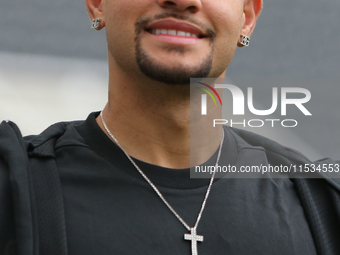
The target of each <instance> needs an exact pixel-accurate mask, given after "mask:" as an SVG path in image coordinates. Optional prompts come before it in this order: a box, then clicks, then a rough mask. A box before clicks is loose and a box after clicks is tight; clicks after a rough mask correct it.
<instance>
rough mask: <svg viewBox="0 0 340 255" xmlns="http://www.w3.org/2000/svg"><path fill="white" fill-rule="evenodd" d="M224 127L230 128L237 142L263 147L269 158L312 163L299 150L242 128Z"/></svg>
mask: <svg viewBox="0 0 340 255" xmlns="http://www.w3.org/2000/svg"><path fill="white" fill-rule="evenodd" d="M226 128H227V129H228V130H230V132H231V133H232V134H233V135H234V137H235V139H236V140H237V142H238V143H241V144H243V145H244V146H245V145H247V146H253V147H260V148H262V149H264V150H265V152H266V154H267V157H269V159H271V158H274V159H276V160H279V161H284V162H286V163H288V162H290V163H312V161H311V160H309V159H308V158H307V157H306V156H304V155H303V154H302V153H300V152H299V151H297V150H294V149H292V148H289V147H286V146H283V145H281V144H279V143H277V142H275V141H273V140H271V139H269V138H266V137H264V136H261V135H258V134H255V133H253V132H250V131H246V130H242V129H237V128H232V127H226Z"/></svg>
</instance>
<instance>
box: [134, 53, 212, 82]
mask: <svg viewBox="0 0 340 255" xmlns="http://www.w3.org/2000/svg"><path fill="white" fill-rule="evenodd" d="M136 61H137V64H138V67H139V69H140V71H141V72H142V73H143V74H144V75H146V76H147V77H149V78H151V79H153V80H156V81H159V82H161V83H165V84H171V85H187V84H190V78H205V77H208V76H209V74H210V72H211V69H212V58H211V57H209V58H207V59H205V60H203V61H201V62H200V64H199V65H196V66H191V67H188V66H184V65H183V64H181V63H178V64H175V63H165V64H164V63H158V62H157V61H154V60H152V59H151V58H150V57H149V56H147V55H146V54H144V53H143V52H137V54H136Z"/></svg>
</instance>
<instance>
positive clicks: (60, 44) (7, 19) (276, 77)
mask: <svg viewBox="0 0 340 255" xmlns="http://www.w3.org/2000/svg"><path fill="white" fill-rule="evenodd" d="M339 11H340V1H339V0H326V1H317V0H308V1H307V0H294V1H292V0H289V1H281V0H271V1H266V0H264V9H263V12H262V14H261V16H260V18H259V20H258V23H257V27H256V29H255V32H254V34H253V36H252V38H251V41H250V47H248V48H242V49H238V50H237V51H236V54H235V57H234V59H233V61H232V64H231V65H230V66H229V68H228V70H227V78H226V80H227V83H231V84H234V85H236V86H238V87H240V88H241V89H242V90H243V91H244V92H246V88H247V87H253V88H254V100H255V105H254V106H255V108H258V109H268V108H270V106H271V89H272V88H273V87H278V88H280V87H302V88H306V89H308V90H309V91H310V92H311V94H312V99H311V101H310V102H308V103H307V104H305V106H306V108H307V109H308V110H309V111H310V112H311V113H312V114H313V116H311V117H305V116H304V115H303V114H302V113H301V111H299V110H297V109H294V107H291V108H289V107H288V112H289V114H288V115H287V116H286V117H285V118H286V119H296V120H298V122H299V125H298V126H297V127H295V128H283V127H278V126H277V127H275V128H268V127H264V128H252V129H251V131H253V132H258V133H260V134H263V135H265V136H268V137H270V138H272V139H274V140H276V141H279V142H281V143H283V144H285V145H287V146H289V147H292V148H296V149H298V150H300V151H301V152H303V153H304V154H306V155H307V156H308V157H310V158H311V159H313V160H315V159H317V158H322V157H332V158H335V159H339V158H340V135H339V131H338V130H339V127H340V111H339V109H340V107H339V106H340V100H339V96H340V84H339V83H340V82H339V81H340V80H339V78H340V61H339V59H340V50H339V47H338V45H339V42H340V33H339V24H340V15H339ZM0 17H1V18H0V19H1V27H0V120H3V119H10V120H12V121H14V122H16V123H17V124H18V125H19V127H20V129H21V130H22V133H23V134H24V135H28V134H38V133H40V132H41V131H42V130H44V129H45V128H46V127H47V126H49V125H50V124H52V123H55V122H58V121H65V120H75V119H85V118H86V117H87V115H88V114H89V113H90V112H92V111H97V110H101V109H102V108H103V107H104V105H105V103H106V100H107V83H108V70H107V49H106V48H107V46H106V40H105V31H104V30H103V31H100V32H97V31H93V30H91V29H90V20H89V18H88V15H87V11H86V7H85V2H84V1H83V0H82V1H79V0H67V1H66V0H54V1H52V0H45V1H38V0H30V1H27V0H15V1H4V2H3V3H1V8H0ZM268 98H269V99H270V100H269V99H268ZM225 100H228V95H226V97H225ZM275 114H277V115H276V116H275ZM279 115H280V112H279V111H278V112H275V113H274V115H273V116H270V118H278V119H282V116H279ZM246 118H248V119H249V118H250V119H256V118H258V117H256V116H251V114H249V113H248V116H247V117H246Z"/></svg>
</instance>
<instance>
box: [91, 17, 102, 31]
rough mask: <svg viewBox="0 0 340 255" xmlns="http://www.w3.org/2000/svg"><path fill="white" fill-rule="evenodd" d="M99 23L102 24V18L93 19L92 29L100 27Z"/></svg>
mask: <svg viewBox="0 0 340 255" xmlns="http://www.w3.org/2000/svg"><path fill="white" fill-rule="evenodd" d="M99 25H100V19H93V20H92V24H91V28H92V29H98V28H99Z"/></svg>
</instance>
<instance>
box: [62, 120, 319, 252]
mask: <svg viewBox="0 0 340 255" xmlns="http://www.w3.org/2000/svg"><path fill="white" fill-rule="evenodd" d="M95 118H96V114H91V115H90V116H89V118H88V119H87V120H86V121H85V122H84V123H83V124H81V125H79V126H74V125H70V126H68V127H67V129H66V131H65V133H64V134H63V136H62V137H61V138H59V139H58V141H57V144H56V147H55V152H56V162H57V166H58V169H59V173H60V180H61V184H62V190H63V197H64V206H65V218H66V232H67V240H68V249H69V254H72V255H78V254H79V255H94V254H98V255H99V254H100V255H105V254H108V255H109V254H110V255H112V254H127V255H135V254H143V255H145V254H162V255H170V254H171V255H174V254H176V255H181V254H183V255H188V254H191V243H190V241H185V240H184V238H183V237H184V234H185V233H188V231H187V230H186V228H185V227H184V226H183V225H182V224H181V223H180V222H179V221H178V219H176V217H175V216H174V215H173V214H172V213H171V212H170V210H169V209H168V208H167V207H166V206H165V205H164V203H163V202H162V201H161V200H160V198H159V197H158V196H157V194H156V193H155V191H154V190H152V188H151V187H150V185H149V184H148V183H146V181H145V180H144V179H143V178H142V177H141V175H140V174H139V173H138V172H137V170H136V169H135V168H134V167H133V166H132V164H131V163H130V161H129V160H128V159H127V158H126V156H125V155H124V153H123V152H122V151H121V150H120V149H119V148H118V147H117V146H116V145H115V144H114V143H113V142H112V141H111V140H110V139H109V138H108V137H107V136H106V135H105V133H104V132H103V131H102V130H101V129H100V128H99V126H98V125H97V123H96V121H95ZM215 156H216V155H215ZM215 156H214V157H215ZM214 157H213V158H212V159H211V162H214V160H215V159H214ZM272 160H273V159H268V158H267V156H266V153H265V151H264V150H263V149H261V148H259V147H251V146H249V145H244V144H243V143H242V139H241V138H240V137H238V136H237V134H236V133H235V132H233V131H232V130H231V129H229V128H226V129H225V142H224V146H223V148H222V156H221V160H220V164H223V165H228V164H232V165H249V164H250V163H251V162H255V161H256V163H261V162H263V164H267V163H268V161H272ZM137 164H138V165H139V167H140V168H141V169H142V170H143V171H144V172H145V174H146V175H147V176H148V177H149V178H150V179H151V180H152V181H153V182H154V183H155V184H156V186H157V187H158V188H159V190H160V191H161V192H162V194H163V195H164V196H165V198H166V199H167V200H168V202H169V203H170V204H171V205H172V206H173V207H174V209H175V210H176V211H177V212H178V214H179V215H181V217H182V218H183V219H184V220H185V221H186V222H187V223H188V224H189V225H190V226H194V224H195V222H196V219H197V215H198V213H199V210H200V207H201V205H202V201H203V199H204V195H205V192H206V189H207V186H208V183H209V179H190V172H189V169H167V168H163V167H159V166H155V165H151V164H148V163H145V162H141V161H137ZM212 165H214V164H212ZM197 234H200V235H204V242H203V243H199V244H198V254H199V255H205V254H206V255H211V254H216V255H219V254H221V255H222V254H228V255H232V254H237V255H240V254H242V255H247V254H252V255H253V254H266V255H267V254H275V255H280V254H282V255H283V254H284V255H287V254H299V255H304V254H306V255H307V254H308V255H314V254H316V249H315V245H314V241H313V238H312V236H311V232H310V229H309V226H308V224H307V221H306V218H305V214H304V211H303V208H302V206H301V204H300V201H299V198H298V197H297V195H296V192H295V189H294V185H293V183H292V182H291V180H290V179H288V178H281V179H271V178H266V179H260V178H253V179H229V178H222V179H217V180H216V181H215V182H214V184H213V186H212V189H211V193H210V196H209V199H208V201H207V204H206V208H205V210H204V212H203V215H202V219H201V221H200V223H199V225H198V228H197Z"/></svg>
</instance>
